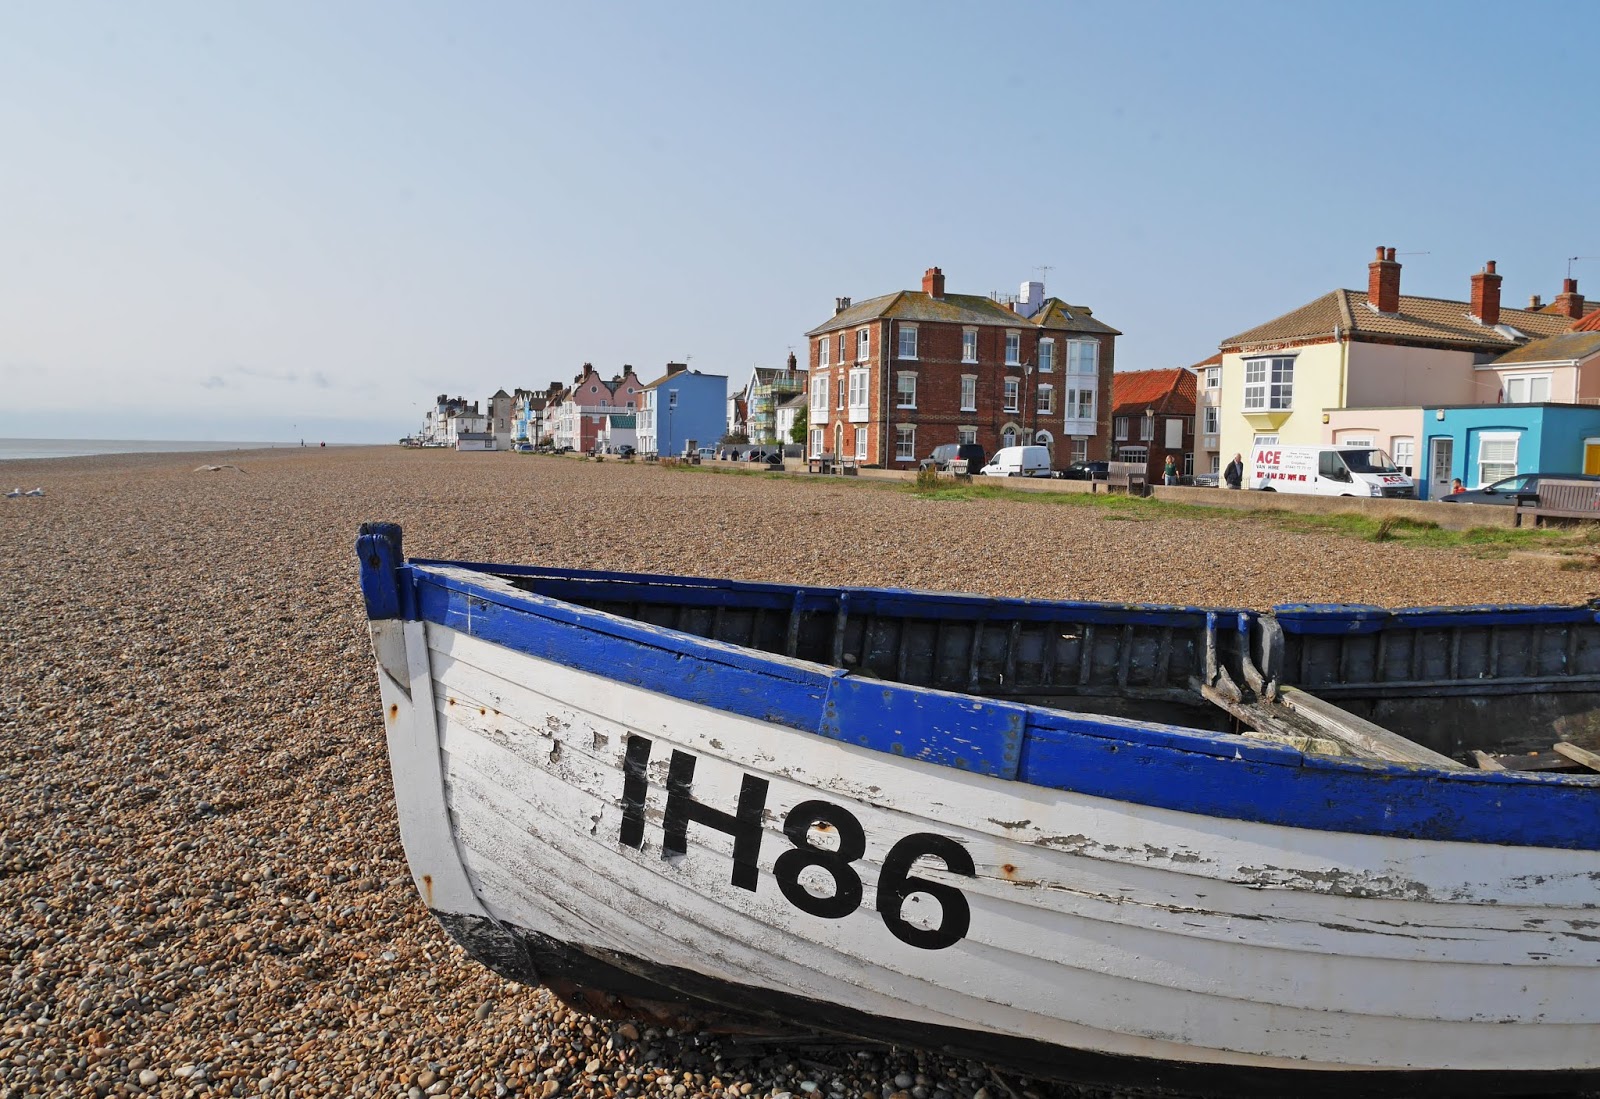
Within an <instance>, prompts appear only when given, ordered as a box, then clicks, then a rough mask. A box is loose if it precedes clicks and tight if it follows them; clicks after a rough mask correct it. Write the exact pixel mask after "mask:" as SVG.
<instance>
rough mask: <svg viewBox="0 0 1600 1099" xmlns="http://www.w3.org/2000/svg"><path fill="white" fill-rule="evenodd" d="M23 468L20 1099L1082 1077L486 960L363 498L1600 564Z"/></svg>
mask: <svg viewBox="0 0 1600 1099" xmlns="http://www.w3.org/2000/svg"><path fill="white" fill-rule="evenodd" d="M207 466H222V467H223V468H218V469H207V468H199V469H197V467H207ZM13 485H16V486H20V487H23V488H33V487H35V486H38V487H42V488H43V489H44V490H45V495H44V496H42V497H23V498H15V499H0V737H3V741H0V743H3V745H4V751H3V752H0V791H3V795H4V800H3V803H0V804H3V805H4V810H3V812H0V972H3V973H4V974H5V980H4V982H3V986H0V996H3V997H4V1002H3V1005H0V1019H3V1023H0V1099H10V1097H12V1096H34V1095H39V1096H46V1095H48V1096H90V1095H161V1096H174V1097H177V1096H212V1095H241V1096H242V1095H252V1096H254V1095H270V1096H285V1097H287V1096H299V1097H309V1096H391V1095H415V1096H421V1095H461V1096H468V1095H470V1096H499V1095H518V1096H525V1095H526V1096H535V1097H538V1099H551V1097H552V1096H557V1095H560V1096H568V1095H572V1096H614V1095H651V1096H670V1097H673V1099H687V1097H698V1096H715V1097H718V1099H733V1097H736V1096H743V1095H751V1096H755V1097H757V1099H761V1097H765V1096H769V1095H781V1094H784V1093H790V1094H792V1095H793V1096H795V1099H804V1097H805V1096H806V1095H807V1094H808V1093H815V1094H816V1095H817V1096H819V1097H824V1099H825V1097H827V1096H829V1095H842V1096H851V1097H854V1096H860V1095H864V1094H866V1093H872V1094H873V1095H875V1096H877V1097H879V1099H891V1097H894V1096H897V1095H901V1096H902V1099H970V1097H973V1096H980V1099H1022V1097H1023V1096H1024V1095H1025V1094H1032V1095H1035V1096H1061V1095H1066V1094H1070V1093H1071V1089H1067V1088H1064V1087H1061V1086H1057V1085H1048V1086H1047V1085H1039V1084H1032V1083H1028V1082H1026V1081H1022V1080H1019V1079H1017V1078H1016V1077H1013V1076H1009V1075H1005V1074H997V1073H993V1072H991V1071H989V1070H988V1069H987V1068H985V1067H984V1066H982V1065H976V1064H972V1063H968V1062H952V1061H942V1060H939V1059H936V1058H929V1057H923V1056H920V1055H918V1054H915V1053H910V1052H899V1051H884V1050H877V1051H862V1050H856V1049H852V1048H850V1047H849V1046H845V1045H839V1044H837V1043H833V1042H828V1041H822V1040H817V1041H805V1040H798V1041H796V1040H789V1041H773V1042H761V1041H746V1040H733V1039H727V1038H719V1039H711V1038H706V1037H703V1036H696V1035H676V1034H670V1033H667V1032H660V1031H656V1030H652V1029H650V1028H648V1027H646V1026H645V1025H644V1024H636V1023H630V1022H620V1021H615V1020H608V1019H598V1018H591V1017H589V1016H586V1015H582V1014H579V1013H575V1012H571V1011H568V1010H567V1009H565V1008H563V1007H562V1006H561V1005H560V1003H559V1002H558V1001H556V1000H554V999H553V998H552V997H550V996H549V995H548V994H547V993H545V992H543V991H542V990H533V989H527V988H523V987H520V986H516V985H511V984H508V983H506V982H504V981H502V980H500V979H499V978H497V977H496V976H494V975H493V974H492V973H490V972H489V971H488V970H487V969H484V968H482V967H481V966H479V965H477V964H476V963H475V962H472V961H471V960H469V959H468V958H467V957H466V956H465V955H464V954H463V953H462V952H461V951H460V950H459V949H458V948H456V947H455V946H454V945H453V944H452V943H451V942H450V941H449V940H448V938H447V937H446V936H445V935H444V933H443V932H442V931H441V930H440V929H439V928H438V927H437V926H436V925H435V923H434V922H433V921H432V919H431V918H430V917H429V916H428V914H427V912H426V910H425V909H424V907H423V905H422V903H421V901H420V899H419V898H418V896H417V894H416V891H415V889H414V888H413V886H412V883H411V879H410V876H409V874H408V872H407V869H406V864H405V858H404V855H403V852H402V851H401V847H400V841H399V836H398V833H397V831H396V825H395V817H394V808H393V805H394V803H393V796H392V792H391V788H390V779H389V771H388V764H387V760H386V756H385V753H384V746H383V721H382V717H381V714H380V706H379V702H378V692H377V685H376V677H375V674H374V671H373V659H372V656H371V651H370V648H369V646H368V641H367V633H366V622H365V616H364V613H363V611H362V605H361V598H360V592H359V588H358V584H357V579H356V568H355V559H354V542H355V537H356V532H357V528H358V527H359V525H360V524H361V523H362V522H364V521H373V520H385V521H394V522H399V523H400V524H402V526H403V527H404V531H405V548H406V551H407V552H408V553H409V554H412V555H415V556H419V557H445V558H452V557H453V558H465V559H474V560H502V561H509V562H540V563H546V564H552V565H561V566H572V567H589V568H607V569H637V570H645V571H652V572H683V573H693V574H702V575H722V576H733V577H742V578H749V579H758V580H789V581H801V582H807V583H822V584H873V585H896V586H907V587H921V588H939V589H955V590H964V591H973V592H978V593H983V594H989V595H1027V596H1048V597H1059V598H1071V599H1095V600H1117V601H1154V602H1179V603H1209V604H1227V605H1235V606H1248V607H1266V606H1270V605H1271V604H1273V603H1277V602H1284V601H1294V600H1308V601H1355V602H1370V603H1379V604H1391V605H1405V604H1449V603H1482V602H1576V601H1581V600H1584V599H1588V598H1591V597H1593V596H1595V595H1596V594H1597V591H1600V582H1597V577H1600V573H1597V572H1595V571H1592V570H1574V571H1568V570H1562V569H1558V568H1555V567H1552V566H1549V565H1546V564H1542V563H1538V562H1534V563H1528V564H1522V565H1519V566H1515V567H1513V566H1510V565H1508V564H1507V562H1505V561H1494V560H1485V559H1479V558H1476V557H1473V556H1471V555H1469V554H1467V553H1465V552H1457V551H1431V550H1423V549H1416V548H1411V547H1408V546H1403V545H1397V544H1394V543H1372V542H1365V541H1360V540H1357V539H1355V538H1349V537H1339V536H1334V535H1317V534H1304V533H1285V532H1283V531H1282V530H1279V529H1277V528H1275V527H1274V526H1272V525H1271V524H1270V523H1267V522H1263V521H1260V520H1252V519H1236V518H1227V517H1216V518H1206V519H1187V518H1172V517H1168V516H1157V515H1154V514H1152V516H1151V517H1145V516H1141V515H1139V514H1137V513H1130V512H1128V511H1126V510H1120V509H1119V510H1115V511H1113V510H1108V509H1102V508H1096V507H1083V508H1078V507H1053V506H1048V505H1046V504H1043V503H1039V502H1031V501H1022V502H1010V501H960V500H936V499H925V498H919V497H917V496H915V495H913V494H912V493H909V492H906V491H904V490H903V489H902V488H901V487H898V486H894V485H884V484H869V483H865V482H864V480H863V481H862V482H857V481H853V480H845V479H826V478H809V479H808V478H775V477H769V476H764V475H749V474H742V473H741V474H727V475H718V474H715V473H711V472H707V471H692V472H691V471H681V472H680V471H672V470H666V469H661V468H657V467H655V466H653V465H644V464H638V465H634V464H620V463H616V462H606V463H603V464H596V463H592V462H584V461H579V460H573V459H568V458H549V457H533V456H525V455H517V454H504V453H490V454H458V453H456V452H454V451H432V450H427V451H423V450H403V449H400V448H397V447H382V448H378V447H374V448H332V449H327V450H319V449H306V450H301V449H298V448H295V449H284V450H269V451H239V452H227V453H217V454H172V455H137V456H111V457H96V458H73V459H58V460H50V461H29V462H20V461H19V462H0V488H10V487H12V486H13ZM980 1093H981V1094H980Z"/></svg>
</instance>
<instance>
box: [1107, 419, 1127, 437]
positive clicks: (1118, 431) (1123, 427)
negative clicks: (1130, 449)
mask: <svg viewBox="0 0 1600 1099" xmlns="http://www.w3.org/2000/svg"><path fill="white" fill-rule="evenodd" d="M1111 437H1112V438H1113V439H1115V440H1116V441H1117V442H1119V443H1120V442H1122V441H1123V440H1125V439H1126V438H1127V437H1128V417H1126V416H1118V417H1116V418H1115V419H1113V420H1112V421H1111Z"/></svg>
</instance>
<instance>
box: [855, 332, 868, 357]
mask: <svg viewBox="0 0 1600 1099" xmlns="http://www.w3.org/2000/svg"><path fill="white" fill-rule="evenodd" d="M870 358H872V329H870V328H858V329H856V362H858V363H864V362H866V361H867V360H868V359H870Z"/></svg>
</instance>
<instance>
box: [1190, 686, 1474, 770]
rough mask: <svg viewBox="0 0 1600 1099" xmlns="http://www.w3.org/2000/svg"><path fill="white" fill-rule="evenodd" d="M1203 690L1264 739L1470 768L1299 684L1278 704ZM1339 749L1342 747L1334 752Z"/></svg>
mask: <svg viewBox="0 0 1600 1099" xmlns="http://www.w3.org/2000/svg"><path fill="white" fill-rule="evenodd" d="M1201 693H1202V694H1203V695H1204V696H1205V697H1206V698H1207V699H1209V700H1210V701H1211V702H1213V703H1215V704H1216V705H1218V706H1221V707H1222V708H1223V709H1224V710H1227V711H1228V712H1229V713H1231V714H1232V715H1233V716H1234V717H1237V718H1238V719H1239V720H1240V721H1242V722H1244V723H1245V724H1246V725H1248V726H1250V728H1251V729H1253V730H1256V732H1257V734H1258V735H1260V736H1262V737H1263V738H1264V739H1267V740H1274V741H1279V742H1281V743H1287V744H1292V745H1294V746H1295V747H1297V748H1300V749H1301V750H1302V751H1310V752H1323V753H1326V754H1345V755H1353V756H1362V757H1365V758H1367V759H1386V760H1390V761H1392V762H1395V763H1410V764H1415V765H1419V766H1423V767H1436V768H1438V769H1440V770H1445V771H1465V770H1469V768H1468V767H1467V766H1466V764H1464V763H1459V762H1457V761H1456V760H1453V759H1451V758H1450V757H1449V756H1446V755H1441V754H1440V753H1438V752H1435V751H1433V750H1432V749H1429V748H1424V747H1423V746H1422V745H1420V744H1418V743H1416V742H1415V741H1413V740H1407V739H1406V738H1405V737H1403V736H1401V735H1400V734H1398V733H1394V732H1391V731H1390V730H1388V729H1385V728H1384V727H1383V726H1381V725H1376V724H1374V723H1372V722H1370V721H1368V720H1367V719H1366V718H1364V717H1357V716H1356V715H1355V714H1353V713H1351V712H1350V711H1348V710H1345V709H1341V708H1340V707H1338V706H1335V705H1334V704H1333V703H1331V702H1328V701H1326V700H1324V699H1321V698H1318V697H1316V696H1315V695H1311V694H1307V693H1306V692H1305V691H1302V690H1300V689H1298V688H1296V687H1281V688H1279V694H1278V701H1276V702H1265V701H1253V702H1245V701H1242V700H1239V699H1234V698H1229V697H1227V696H1226V695H1224V694H1223V693H1221V692H1219V691H1217V690H1215V689H1213V688H1211V687H1202V688H1201ZM1334 747H1336V748H1337V749H1340V751H1338V752H1333V751H1330V748H1334ZM1480 766H1482V764H1481V763H1480Z"/></svg>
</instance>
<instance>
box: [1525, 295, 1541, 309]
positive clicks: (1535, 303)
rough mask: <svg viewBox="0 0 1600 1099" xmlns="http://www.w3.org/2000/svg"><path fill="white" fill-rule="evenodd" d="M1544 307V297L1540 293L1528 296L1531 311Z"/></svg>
mask: <svg viewBox="0 0 1600 1099" xmlns="http://www.w3.org/2000/svg"><path fill="white" fill-rule="evenodd" d="M1543 308H1544V299H1543V298H1541V297H1540V296H1539V295H1538V294H1532V295H1529V297H1528V309H1529V310H1530V311H1532V310H1538V309H1543Z"/></svg>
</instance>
